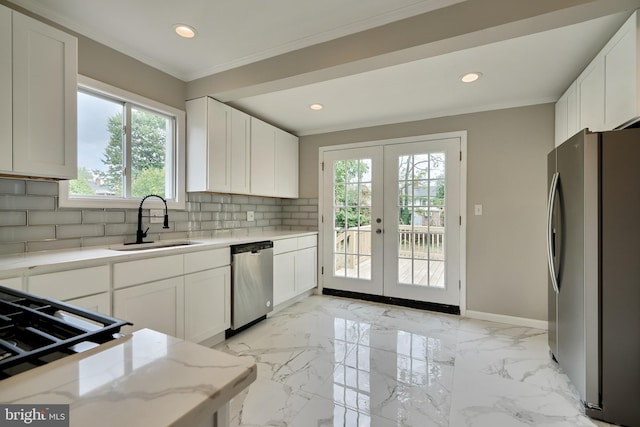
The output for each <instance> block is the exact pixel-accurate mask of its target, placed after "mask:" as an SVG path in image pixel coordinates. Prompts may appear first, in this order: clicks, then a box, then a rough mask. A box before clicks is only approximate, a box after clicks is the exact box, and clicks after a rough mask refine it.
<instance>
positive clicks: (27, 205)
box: [0, 178, 318, 254]
mask: <svg viewBox="0 0 640 427" xmlns="http://www.w3.org/2000/svg"><path fill="white" fill-rule="evenodd" d="M57 194H58V184H57V183H55V182H47V181H31V180H20V179H16V180H14V179H4V178H0V254H12V253H20V252H25V251H40V250H54V249H65V248H73V247H81V246H82V247H84V246H108V245H114V244H121V243H124V242H132V241H134V240H135V233H136V228H137V222H138V210H137V209H82V210H73V209H57V207H56V205H57ZM317 206H318V201H317V199H297V200H296V199H278V198H269V197H258V196H242V195H229V194H215V193H189V194H187V204H186V209H185V210H184V211H175V210H169V226H170V228H169V229H168V230H165V229H163V228H162V224H149V218H148V217H147V215H148V214H149V210H148V209H149V208H150V207H153V208H155V204H151V203H150V204H149V206H147V204H146V203H145V209H144V210H143V215H144V216H143V218H142V222H143V224H142V225H143V227H144V228H145V229H146V227H150V229H149V235H148V237H147V240H159V239H163V240H166V239H172V238H175V239H177V238H187V237H189V238H197V237H198V236H199V237H215V236H227V235H229V236H230V235H232V234H233V235H247V234H252V233H256V232H259V231H261V230H266V231H268V230H276V229H279V228H281V229H291V228H294V227H295V228H297V229H305V227H307V229H309V228H310V229H315V228H316V227H317ZM247 211H254V212H255V221H251V222H249V221H246V218H247V216H246V215H247ZM294 214H295V216H294ZM306 224H309V225H308V226H307V225H306Z"/></svg>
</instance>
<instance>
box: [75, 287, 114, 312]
mask: <svg viewBox="0 0 640 427" xmlns="http://www.w3.org/2000/svg"><path fill="white" fill-rule="evenodd" d="M65 302H66V303H67V304H71V305H73V306H76V307H80V308H83V309H85V310H89V311H95V312H96V313H100V314H106V315H107V316H110V315H111V298H110V296H109V293H108V292H105V293H102V294H98V295H91V296H88V297H82V298H76V299H71V300H68V301H65Z"/></svg>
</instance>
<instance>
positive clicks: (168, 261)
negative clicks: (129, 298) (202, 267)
mask: <svg viewBox="0 0 640 427" xmlns="http://www.w3.org/2000/svg"><path fill="white" fill-rule="evenodd" d="M183 265H184V264H183V256H182V255H171V256H165V257H160V258H149V259H141V260H136V261H128V262H121V263H118V264H114V266H113V286H114V288H122V287H124V286H130V285H135V284H138V283H146V282H152V281H154V280H160V279H166V278H169V277H174V276H182V274H183V272H184V268H183Z"/></svg>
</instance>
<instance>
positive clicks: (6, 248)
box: [0, 242, 26, 255]
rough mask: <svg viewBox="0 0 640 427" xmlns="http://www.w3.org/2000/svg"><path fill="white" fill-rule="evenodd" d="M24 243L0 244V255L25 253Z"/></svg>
mask: <svg viewBox="0 0 640 427" xmlns="http://www.w3.org/2000/svg"><path fill="white" fill-rule="evenodd" d="M25 247H26V243H22V242H21V243H2V244H1V245H0V255H11V254H16V253H21V252H24V251H25Z"/></svg>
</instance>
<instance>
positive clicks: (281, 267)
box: [273, 243, 296, 306]
mask: <svg viewBox="0 0 640 427" xmlns="http://www.w3.org/2000/svg"><path fill="white" fill-rule="evenodd" d="M274 244H275V243H274ZM295 264H296V263H295V252H285V253H283V254H279V255H275V256H274V257H273V305H274V306H275V305H278V304H281V303H283V302H285V301H287V300H288V299H291V298H293V297H294V296H296V289H295V281H296V274H295V273H296V272H295Z"/></svg>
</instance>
